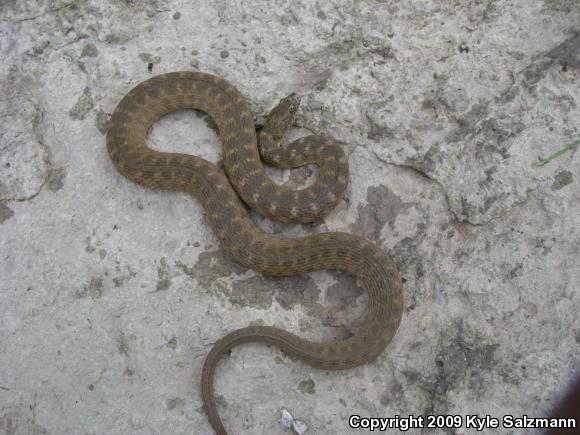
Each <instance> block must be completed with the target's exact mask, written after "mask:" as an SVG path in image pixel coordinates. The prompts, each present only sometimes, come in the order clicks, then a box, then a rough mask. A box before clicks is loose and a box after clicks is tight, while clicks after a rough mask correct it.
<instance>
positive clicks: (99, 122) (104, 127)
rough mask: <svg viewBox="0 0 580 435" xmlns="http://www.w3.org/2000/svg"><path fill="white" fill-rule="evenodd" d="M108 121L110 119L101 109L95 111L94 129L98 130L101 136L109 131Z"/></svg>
mask: <svg viewBox="0 0 580 435" xmlns="http://www.w3.org/2000/svg"><path fill="white" fill-rule="evenodd" d="M110 119H111V117H110V116H109V114H107V113H105V112H104V111H103V110H101V109H99V110H97V113H96V116H95V127H96V128H97V130H99V132H100V133H101V134H103V135H104V134H107V131H108V130H109V121H110Z"/></svg>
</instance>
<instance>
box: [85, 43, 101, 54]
mask: <svg viewBox="0 0 580 435" xmlns="http://www.w3.org/2000/svg"><path fill="white" fill-rule="evenodd" d="M98 54H99V50H98V49H97V47H95V44H91V43H90V42H89V43H87V44H85V45H83V50H82V51H81V57H97V55H98Z"/></svg>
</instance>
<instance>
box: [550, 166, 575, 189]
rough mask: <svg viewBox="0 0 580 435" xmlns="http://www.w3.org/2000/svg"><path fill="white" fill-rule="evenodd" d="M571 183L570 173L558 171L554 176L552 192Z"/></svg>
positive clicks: (572, 179)
mask: <svg viewBox="0 0 580 435" xmlns="http://www.w3.org/2000/svg"><path fill="white" fill-rule="evenodd" d="M572 181H574V178H573V177H572V173H571V172H570V171H560V172H558V173H557V174H556V175H555V176H554V182H553V183H552V190H560V189H561V188H562V187H564V186H567V185H568V184H570V183H572Z"/></svg>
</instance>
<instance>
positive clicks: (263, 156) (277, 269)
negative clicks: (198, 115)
mask: <svg viewBox="0 0 580 435" xmlns="http://www.w3.org/2000/svg"><path fill="white" fill-rule="evenodd" d="M298 101H299V100H298V98H297V97H296V96H295V95H291V96H289V97H288V98H286V99H284V100H282V101H281V102H280V104H279V105H278V106H277V107H276V108H275V109H274V110H273V111H272V112H271V113H270V115H269V116H268V119H267V121H266V123H265V125H264V127H263V128H262V130H261V131H260V134H259V135H258V136H257V135H256V130H255V126H254V121H253V117H252V112H251V110H250V107H249V105H248V103H247V102H246V100H245V99H244V97H243V96H242V95H241V94H240V92H239V91H238V90H237V89H236V88H235V87H234V86H232V85H231V84H229V83H228V82H226V81H225V80H223V79H221V78H219V77H215V76H212V75H209V74H204V73H200V72H176V73H169V74H163V75H160V76H157V77H153V78H151V79H149V80H147V81H145V82H143V83H141V84H139V85H138V86H136V87H135V88H134V89H133V90H131V91H130V92H129V93H128V94H127V95H126V96H125V97H124V98H123V99H122V100H121V102H120V103H119V105H118V106H117V107H116V109H115V111H114V113H113V115H112V117H111V121H110V127H109V131H108V133H107V148H108V151H109V156H110V158H111V160H112V162H113V163H114V165H115V167H116V168H117V169H118V170H119V172H120V173H121V174H123V175H124V176H125V177H127V178H129V179H130V180H131V181H133V182H135V183H138V184H141V185H143V186H146V187H149V188H155V189H169V190H179V191H185V192H189V193H191V194H192V195H193V196H195V197H196V198H197V199H198V200H199V201H200V202H201V204H202V205H203V208H204V210H205V213H206V216H207V220H208V222H209V224H210V225H211V227H212V229H213V231H214V232H215V234H216V236H217V237H218V239H219V241H220V244H221V247H222V248H223V249H224V250H225V251H226V252H227V253H228V254H229V255H230V256H231V257H232V258H233V259H234V260H236V261H237V262H239V263H240V264H242V265H244V266H246V267H249V268H251V269H254V270H256V271H259V272H261V273H263V274H266V275H271V276H287V275H294V274H301V273H306V272H311V271H315V270H321V269H340V270H343V271H346V272H349V273H351V274H352V275H354V276H355V277H356V278H358V279H359V280H360V281H361V282H362V284H363V285H364V286H365V288H366V289H367V291H368V293H369V298H368V312H367V316H366V318H365V320H364V322H363V324H362V326H361V327H360V328H359V329H358V331H357V332H356V333H355V334H354V335H353V336H352V337H350V338H348V339H345V340H340V341H332V342H315V341H309V340H305V339H302V338H300V337H297V336H296V335H294V334H291V333H289V332H287V331H284V330H281V329H278V328H274V327H269V326H251V327H247V328H242V329H238V330H236V331H233V332H231V333H230V334H228V335H226V336H225V337H223V338H221V339H220V340H218V341H217V342H216V343H215V345H214V346H213V348H212V349H211V351H210V353H209V355H208V356H207V358H206V360H205V363H204V366H203V371H202V379H201V391H202V397H203V402H204V406H205V410H206V412H207V414H208V417H209V420H210V423H211V425H212V427H213V428H214V430H215V431H216V433H218V434H226V433H227V432H226V430H225V428H224V425H223V424H222V421H221V419H220V417H219V415H218V413H217V408H216V403H215V400H214V391H213V377H214V372H215V369H216V364H217V363H218V361H219V359H220V357H222V356H223V355H224V354H226V353H228V351H229V350H230V349H231V348H232V347H234V346H237V345H239V344H241V343H246V342H264V343H268V344H271V345H274V346H277V347H278V348H280V349H281V350H283V351H284V352H285V353H286V354H288V355H291V356H293V357H295V358H298V359H300V360H302V361H304V362H306V363H307V364H309V365H311V366H313V367H316V368H320V369H325V370H340V369H347V368H350V367H355V366H358V365H361V364H364V363H366V362H368V361H371V360H373V359H374V358H376V357H377V356H378V355H379V354H380V353H381V352H382V351H383V349H384V348H385V346H386V345H387V344H388V343H389V342H390V341H391V339H392V338H393V336H394V334H395V332H396V331H397V328H398V326H399V323H400V321H401V316H402V313H403V288H402V284H401V278H400V276H399V273H398V271H397V268H396V267H395V265H394V264H393V262H392V261H391V260H390V259H389V257H387V255H385V253H384V252H383V251H382V250H381V249H379V248H378V247H377V246H376V245H374V244H373V243H371V242H369V241H367V240H365V239H363V238H361V237H358V236H354V235H352V234H347V233H338V232H332V233H322V234H315V235H310V236H307V237H302V238H298V239H285V238H281V237H278V236H276V235H273V234H268V233H264V232H263V231H261V230H260V229H258V228H257V227H256V226H255V224H254V223H253V222H252V220H251V219H250V217H249V215H248V212H247V210H246V207H245V206H244V204H243V202H245V203H246V204H247V205H248V206H250V207H252V208H254V209H256V210H257V211H259V212H260V213H261V214H263V215H265V216H267V217H269V218H272V219H276V220H279V221H282V222H302V223H304V222H311V221H313V220H316V219H319V218H321V217H323V216H324V215H325V214H326V213H328V212H329V211H330V210H331V209H332V208H334V206H335V205H336V203H337V202H338V201H339V199H340V198H341V196H342V194H343V192H344V190H345V188H346V186H347V183H348V162H347V159H346V157H345V155H344V152H343V151H342V149H341V148H340V147H339V146H338V145H337V144H336V143H335V142H334V140H332V139H331V138H330V137H326V136H308V137H305V138H302V139H298V140H297V141H294V142H292V143H291V144H289V145H287V146H281V145H280V143H281V140H282V138H283V136H284V134H285V132H286V130H287V129H288V128H289V127H290V126H291V125H292V122H293V118H294V112H295V111H296V109H297V107H298ZM187 108H189V109H198V110H202V111H204V112H206V113H207V114H209V116H211V117H212V118H213V119H214V121H215V122H216V124H217V125H218V128H219V135H220V139H221V142H222V148H223V149H222V151H223V161H224V166H225V171H226V173H227V176H226V174H224V173H223V172H222V171H220V170H219V169H218V168H217V167H216V166H215V165H213V164H212V163H210V162H208V161H206V160H204V159H202V158H199V157H196V156H192V155H185V154H176V153H166V152H157V151H154V150H152V149H150V148H148V147H147V145H146V143H145V138H146V135H147V132H148V130H149V129H150V127H151V125H152V124H153V123H154V122H155V121H157V120H158V119H159V118H160V117H162V116H163V115H165V114H167V113H169V112H172V111H175V110H177V109H187ZM264 163H267V164H269V165H272V166H275V167H279V168H294V167H298V166H301V165H305V164H316V165H318V167H319V175H318V178H317V180H316V182H315V183H314V184H312V185H311V186H308V187H307V188H304V189H301V190H294V189H290V188H287V187H284V186H280V185H277V184H275V183H274V182H273V181H272V180H271V179H270V178H269V177H268V175H267V174H266V172H265V170H264V166H263V164H264ZM242 201H243V202H242Z"/></svg>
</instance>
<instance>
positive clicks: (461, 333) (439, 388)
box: [420, 319, 499, 415]
mask: <svg viewBox="0 0 580 435" xmlns="http://www.w3.org/2000/svg"><path fill="white" fill-rule="evenodd" d="M452 325H453V326H452V327H451V328H449V329H447V330H444V331H442V333H441V336H440V337H439V345H438V351H437V354H436V355H435V359H434V368H435V373H434V374H433V375H431V376H429V377H427V378H424V379H422V380H421V381H420V382H421V383H420V385H421V387H422V388H423V389H424V390H425V391H426V392H427V393H428V396H429V399H428V404H427V406H426V408H425V409H424V412H423V414H424V415H430V414H445V413H447V412H448V411H449V406H450V400H449V399H448V394H449V393H450V392H452V391H454V390H456V389H458V388H461V386H462V385H465V384H467V385H466V388H468V389H469V391H472V392H474V393H476V394H477V393H478V392H481V393H483V392H484V391H485V389H486V388H487V387H486V379H485V376H484V375H483V373H484V372H485V371H490V370H492V369H493V368H494V367H495V366H496V364H497V361H496V356H495V352H496V351H497V349H498V348H499V344H488V343H486V341H487V340H486V338H485V337H482V336H481V334H479V333H478V332H477V331H475V330H473V329H471V328H470V327H468V326H467V325H466V324H465V323H464V322H463V320H462V319H456V320H455V321H454V322H452Z"/></svg>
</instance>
